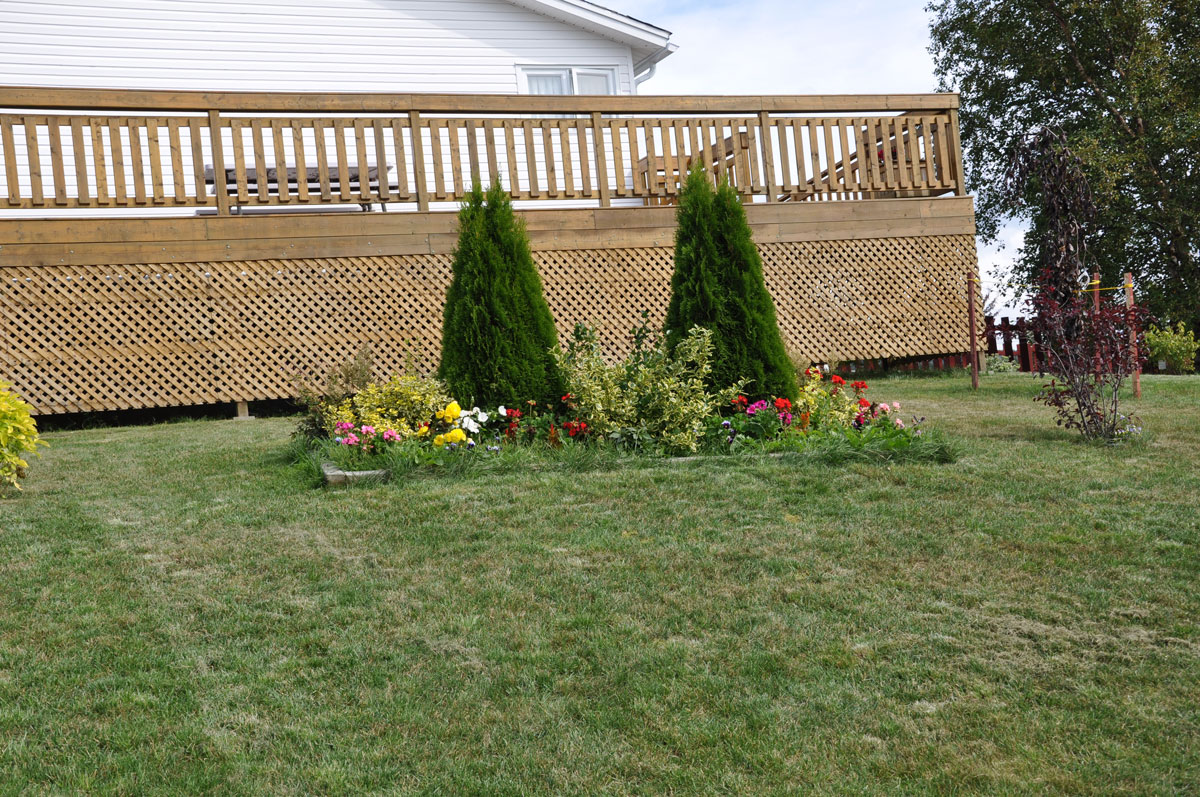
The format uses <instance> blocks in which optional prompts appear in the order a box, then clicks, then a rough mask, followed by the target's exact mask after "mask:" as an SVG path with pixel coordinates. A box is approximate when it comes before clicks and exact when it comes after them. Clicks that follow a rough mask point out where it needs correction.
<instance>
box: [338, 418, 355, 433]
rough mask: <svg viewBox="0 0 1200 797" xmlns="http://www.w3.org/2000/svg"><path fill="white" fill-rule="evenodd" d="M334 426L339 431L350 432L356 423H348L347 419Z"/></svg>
mask: <svg viewBox="0 0 1200 797" xmlns="http://www.w3.org/2000/svg"><path fill="white" fill-rule="evenodd" d="M334 428H335V429H337V430H338V431H339V432H348V431H350V430H351V429H353V428H354V424H352V423H346V422H345V421H342V422H341V423H339V424H338V425H337V426H336V427H334Z"/></svg>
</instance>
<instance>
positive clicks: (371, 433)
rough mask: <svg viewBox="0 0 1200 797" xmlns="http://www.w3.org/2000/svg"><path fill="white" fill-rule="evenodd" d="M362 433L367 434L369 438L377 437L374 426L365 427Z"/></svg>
mask: <svg viewBox="0 0 1200 797" xmlns="http://www.w3.org/2000/svg"><path fill="white" fill-rule="evenodd" d="M362 433H363V434H365V435H366V436H367V437H374V436H375V427H374V426H363V428H362Z"/></svg>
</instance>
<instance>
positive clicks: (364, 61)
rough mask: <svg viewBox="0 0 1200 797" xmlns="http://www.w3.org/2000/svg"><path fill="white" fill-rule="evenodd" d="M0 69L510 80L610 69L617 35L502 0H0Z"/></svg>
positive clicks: (60, 79)
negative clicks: (545, 71) (0, 59)
mask: <svg viewBox="0 0 1200 797" xmlns="http://www.w3.org/2000/svg"><path fill="white" fill-rule="evenodd" d="M0 52H3V53H4V55H5V58H4V64H3V66H2V67H0V82H3V83H6V84H10V85H32V86H75V87H91V88H144V89H198V90H206V91H222V90H226V91H237V90H251V91H381V92H407V91H425V92H441V91H445V92H482V93H518V92H520V91H521V90H522V87H521V86H520V85H519V76H518V72H517V70H516V69H515V65H516V64H523V65H545V66H551V67H572V66H579V67H604V68H609V69H612V70H615V74H616V86H615V91H616V93H619V94H630V93H633V75H632V71H633V59H632V53H631V51H630V48H629V47H628V46H627V45H624V44H620V43H618V42H615V41H611V40H608V39H606V38H604V37H602V36H600V35H598V34H596V33H591V32H588V31H584V30H582V29H580V28H576V27H573V26H571V25H569V24H567V23H565V22H560V21H557V20H554V19H550V18H548V17H544V16H542V15H540V14H537V13H534V12H533V11H529V10H527V9H524V8H520V7H518V6H515V5H513V4H511V3H509V2H506V1H505V0H253V2H248V1H247V0H0Z"/></svg>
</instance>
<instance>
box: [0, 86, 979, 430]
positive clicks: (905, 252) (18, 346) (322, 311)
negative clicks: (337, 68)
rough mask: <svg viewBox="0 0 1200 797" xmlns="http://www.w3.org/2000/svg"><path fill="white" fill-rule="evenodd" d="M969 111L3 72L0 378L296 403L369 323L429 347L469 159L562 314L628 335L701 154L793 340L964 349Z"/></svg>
mask: <svg viewBox="0 0 1200 797" xmlns="http://www.w3.org/2000/svg"><path fill="white" fill-rule="evenodd" d="M956 104H957V97H956V96H954V95H910V96H861V97H668V98H662V97H525V96H522V97H513V96H498V95H471V96H468V95H335V96H310V95H294V94H288V95H273V94H195V93H186V92H180V93H177V92H171V93H162V92H107V91H75V90H58V89H53V90H47V89H12V88H9V89H4V88H0V159H2V166H0V176H2V177H3V180H4V182H3V183H0V378H4V379H6V380H8V381H11V382H12V383H13V384H14V386H15V388H16V390H17V392H18V393H19V394H20V395H21V396H22V397H24V398H25V399H26V400H27V401H29V402H30V403H31V404H33V405H34V407H35V408H36V410H37V412H38V413H64V412H81V411H99V410H113V409H131V408H140V407H161V406H180V405H188V404H206V403H213V402H246V401H254V400H259V399H274V398H285V397H289V396H291V395H293V394H294V392H295V383H294V377H295V376H296V375H297V374H298V373H300V372H322V371H323V370H324V369H326V368H328V367H329V366H331V365H334V364H336V363H338V362H341V361H344V360H345V359H347V358H349V357H350V356H351V355H353V353H354V352H355V351H356V350H357V349H358V348H359V347H360V346H361V345H362V344H364V343H370V344H371V345H372V346H373V348H374V349H375V351H376V353H377V356H378V362H379V364H380V368H381V369H382V370H398V369H400V368H402V367H403V365H404V363H405V360H406V357H407V354H408V352H413V353H415V354H416V355H417V360H418V364H419V365H422V366H424V367H430V366H432V365H433V364H435V363H436V360H437V357H438V349H439V345H440V334H439V333H440V329H441V319H442V303H443V300H444V295H445V288H446V285H447V283H448V280H449V275H450V262H451V256H452V251H453V248H454V245H455V242H456V229H455V225H456V217H455V216H454V214H453V213H450V212H446V211H451V210H453V209H455V207H456V205H455V202H456V201H457V200H458V199H460V198H461V197H462V196H463V195H464V192H465V191H467V190H468V189H469V187H470V184H471V179H472V177H473V176H476V175H477V176H479V177H480V178H481V179H482V180H484V181H487V180H490V179H492V178H493V177H496V178H498V179H499V180H500V181H501V183H502V185H504V187H505V188H507V189H509V190H510V191H511V192H512V193H513V195H514V196H515V197H516V198H517V199H519V200H524V201H526V202H528V203H529V204H527V205H525V208H526V209H524V210H522V211H521V213H522V215H523V216H524V219H525V222H526V224H527V227H528V230H529V235H530V239H531V243H532V247H533V250H534V257H535V259H536V261H537V263H538V266H539V269H540V271H541V273H542V278H543V282H544V284H545V287H546V294H547V299H548V301H549V302H550V305H551V309H552V311H553V312H554V315H555V319H556V321H557V323H558V325H559V329H560V332H561V333H563V334H566V333H569V331H570V330H571V328H572V327H573V326H574V324H575V323H576V322H583V323H589V324H595V325H597V326H598V327H599V330H600V334H601V338H602V340H603V342H604V344H605V345H606V347H608V348H609V349H610V350H611V351H614V352H620V351H622V350H624V349H625V348H627V347H628V345H629V340H628V331H629V329H630V328H631V327H633V326H634V325H636V324H637V322H638V320H639V318H640V315H641V313H642V311H643V310H645V311H648V312H649V313H650V315H651V319H652V322H654V323H657V322H659V321H661V318H662V317H663V314H664V313H665V310H666V304H667V299H668V297H669V292H670V276H671V270H672V264H673V250H672V246H673V243H674V225H675V210H674V208H671V207H661V206H662V205H670V204H672V203H673V202H674V201H675V199H676V197H677V194H678V190H679V181H680V179H681V175H682V174H683V173H685V172H686V170H687V169H688V167H689V166H690V165H691V164H693V163H697V162H698V163H700V164H703V166H704V168H705V169H706V170H707V171H708V172H709V173H710V174H712V175H713V176H714V177H715V178H717V179H722V178H728V179H729V180H730V181H731V182H732V183H733V184H734V185H735V186H736V187H737V188H738V190H739V191H741V192H742V193H743V194H744V195H745V200H746V211H747V218H748V221H749V222H750V225H751V229H752V231H753V233H754V236H755V240H756V242H757V244H758V246H759V250H760V252H761V253H762V255H763V261H764V273H765V277H766V280H767V285H768V287H769V289H770V290H771V293H772V295H773V297H774V299H775V303H776V306H777V309H778V312H779V319H780V326H781V330H782V332H783V334H784V338H785V341H786V343H787V344H788V346H789V347H790V348H791V349H792V350H793V352H794V353H795V354H796V356H798V357H801V358H807V359H809V360H812V361H828V360H830V359H838V360H851V359H868V358H881V357H886V358H893V357H896V358H898V357H914V356H923V355H937V354H944V353H957V352H961V351H964V350H966V348H967V346H968V342H969V340H970V337H969V332H968V329H967V301H966V299H967V291H968V289H970V288H971V287H975V288H976V289H977V287H978V283H977V282H975V283H972V282H971V281H970V279H969V278H970V277H971V276H972V275H975V276H976V277H977V266H976V257H975V245H974V232H975V226H974V210H973V205H972V201H971V199H970V197H967V196H964V195H963V187H962V180H961V167H960V159H959V155H958V136H957V128H956V124H957V120H956V114H955V106H956ZM222 176H224V179H222ZM336 206H345V207H336ZM356 206H358V207H361V208H370V209H380V208H382V207H384V206H388V207H390V208H391V209H392V210H393V211H395V210H397V209H403V210H406V211H409V212H388V213H381V212H374V213H361V212H354V213H343V212H334V211H340V210H346V209H351V210H352V209H355V207H356ZM979 331H980V332H981V331H982V330H981V329H980V330H979Z"/></svg>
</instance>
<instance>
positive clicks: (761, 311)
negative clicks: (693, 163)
mask: <svg viewBox="0 0 1200 797" xmlns="http://www.w3.org/2000/svg"><path fill="white" fill-rule="evenodd" d="M676 221H677V224H678V226H677V228H676V231H675V273H674V275H673V276H672V277H671V303H670V305H669V306H668V308H667V320H666V324H665V330H666V335H667V340H668V342H669V343H670V344H671V346H672V347H674V345H675V343H677V342H678V341H679V340H680V339H681V337H682V336H683V335H686V334H687V331H688V330H689V329H691V328H692V327H693V326H696V325H699V326H702V327H705V328H707V329H711V330H712V331H713V333H714V335H713V343H714V344H715V346H716V351H715V352H714V355H713V373H712V384H713V385H714V386H716V387H723V386H728V385H730V384H731V383H733V382H735V381H737V380H738V379H749V380H751V381H750V384H749V385H748V386H747V392H748V394H749V395H752V396H754V397H756V398H767V397H769V396H783V397H786V398H795V397H796V372H795V369H794V368H793V367H792V363H791V361H790V360H789V359H788V355H787V350H786V349H785V348H784V345H783V338H782V337H780V334H779V324H778V322H777V321H776V319H775V303H774V302H773V301H772V300H771V294H770V293H768V292H767V286H766V283H765V282H763V266H762V257H761V256H760V255H759V254H758V248H757V247H756V246H755V245H754V238H753V237H752V235H751V233H750V226H749V224H747V222H746V211H745V209H744V208H743V207H742V200H741V197H740V196H739V195H738V193H737V191H736V190H735V189H734V188H733V186H731V185H730V184H729V182H728V181H724V182H723V183H722V184H721V186H720V187H719V188H718V189H716V190H714V189H713V185H712V182H711V181H710V179H709V177H708V175H707V174H706V173H705V172H704V170H703V169H701V168H695V169H693V170H692V171H691V173H689V174H688V177H687V182H686V183H685V184H684V187H683V191H682V192H681V193H680V196H679V210H678V212H677V213H676Z"/></svg>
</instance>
